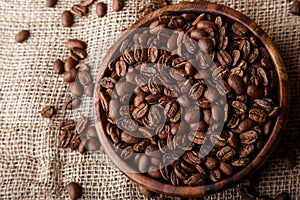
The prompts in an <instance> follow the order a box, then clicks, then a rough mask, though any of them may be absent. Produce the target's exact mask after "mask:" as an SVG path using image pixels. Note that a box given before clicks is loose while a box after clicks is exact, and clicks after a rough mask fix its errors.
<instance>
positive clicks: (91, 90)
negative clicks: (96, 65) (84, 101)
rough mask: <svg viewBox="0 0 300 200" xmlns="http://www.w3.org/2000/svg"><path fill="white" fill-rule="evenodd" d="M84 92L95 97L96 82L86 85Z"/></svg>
mask: <svg viewBox="0 0 300 200" xmlns="http://www.w3.org/2000/svg"><path fill="white" fill-rule="evenodd" d="M84 94H85V95H86V96H88V97H93V96H94V84H93V83H90V84H89V85H87V86H86V88H85V89H84Z"/></svg>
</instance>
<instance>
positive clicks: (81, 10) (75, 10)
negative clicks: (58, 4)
mask: <svg viewBox="0 0 300 200" xmlns="http://www.w3.org/2000/svg"><path fill="white" fill-rule="evenodd" d="M87 12H88V8H87V7H86V6H82V5H80V4H75V5H73V6H72V8H71V13H72V14H73V15H76V16H78V17H82V16H84V15H86V14H87Z"/></svg>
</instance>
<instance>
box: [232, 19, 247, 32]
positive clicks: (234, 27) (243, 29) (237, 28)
mask: <svg viewBox="0 0 300 200" xmlns="http://www.w3.org/2000/svg"><path fill="white" fill-rule="evenodd" d="M231 28H232V31H233V32H234V33H235V34H236V35H246V34H247V28H246V27H245V26H243V25H242V24H240V23H238V22H235V23H233V24H232V27H231Z"/></svg>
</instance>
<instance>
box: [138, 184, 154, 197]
mask: <svg viewBox="0 0 300 200" xmlns="http://www.w3.org/2000/svg"><path fill="white" fill-rule="evenodd" d="M139 190H140V192H141V193H142V194H143V195H144V196H145V197H146V198H152V197H154V196H155V195H156V193H154V192H152V191H150V190H147V189H146V188H144V187H143V186H141V185H139Z"/></svg>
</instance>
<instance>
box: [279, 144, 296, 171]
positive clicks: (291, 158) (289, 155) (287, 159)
mask: <svg viewBox="0 0 300 200" xmlns="http://www.w3.org/2000/svg"><path fill="white" fill-rule="evenodd" d="M296 158H297V155H296V151H295V150H294V149H288V150H287V151H286V152H285V153H284V156H283V157H282V161H283V163H284V165H285V167H286V168H287V169H293V168H294V167H295V165H296Z"/></svg>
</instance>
